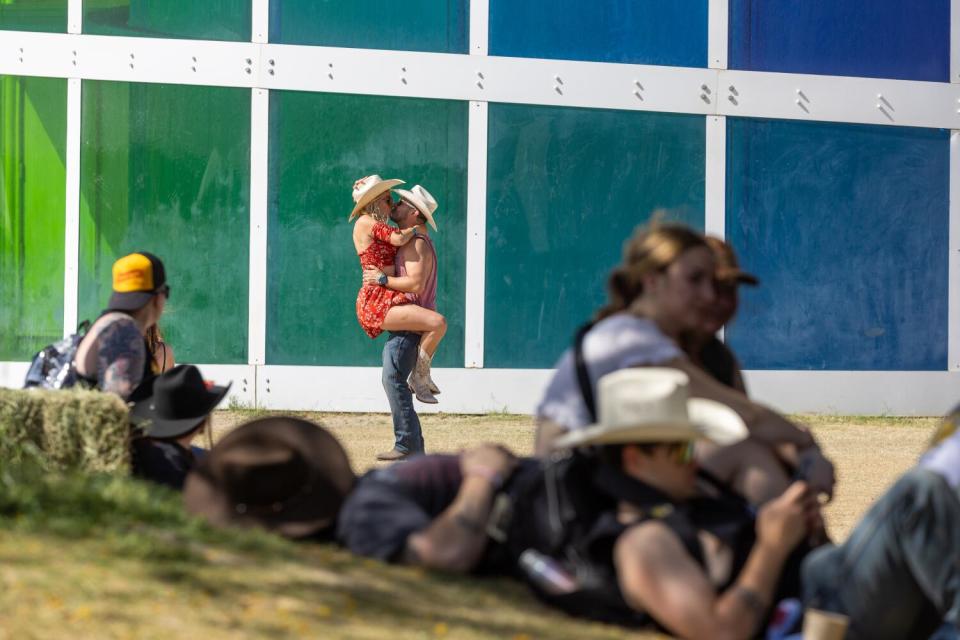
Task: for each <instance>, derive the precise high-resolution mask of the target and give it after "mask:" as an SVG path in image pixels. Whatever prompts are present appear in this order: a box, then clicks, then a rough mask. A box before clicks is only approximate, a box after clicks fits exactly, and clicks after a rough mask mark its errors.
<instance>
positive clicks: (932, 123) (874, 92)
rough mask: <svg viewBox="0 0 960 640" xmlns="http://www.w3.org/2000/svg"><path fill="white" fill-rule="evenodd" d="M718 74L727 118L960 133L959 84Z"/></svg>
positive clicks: (743, 73)
mask: <svg viewBox="0 0 960 640" xmlns="http://www.w3.org/2000/svg"><path fill="white" fill-rule="evenodd" d="M719 74H720V78H719V86H720V93H721V99H720V100H719V105H718V106H719V109H720V113H722V114H723V115H729V116H752V117H757V118H785V119H789V120H827V121H830V122H850V123H863V124H881V125H901V126H908V127H934V128H940V129H956V128H960V86H958V85H956V84H949V83H945V82H915V81H910V80H882V79H878V78H841V77H836V76H814V75H801V74H793V73H767V72H758V71H721V72H719Z"/></svg>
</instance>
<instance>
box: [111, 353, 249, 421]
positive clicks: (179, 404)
mask: <svg viewBox="0 0 960 640" xmlns="http://www.w3.org/2000/svg"><path fill="white" fill-rule="evenodd" d="M229 390H230V383H228V384H227V386H225V387H218V386H208V385H207V383H205V382H204V381H203V376H202V375H200V370H199V369H197V368H196V367H195V366H193V365H192V364H181V365H177V366H176V367H174V368H173V369H170V370H169V371H167V372H166V373H164V374H163V375H161V376H159V377H157V379H156V380H154V381H153V391H152V392H151V394H150V396H149V397H147V398H144V399H143V400H141V401H140V402H138V403H136V404H135V405H134V406H133V409H132V410H131V411H130V416H131V418H132V420H133V422H134V424H136V425H137V426H141V427H143V430H144V433H145V434H146V435H147V436H149V437H151V438H161V439H163V438H179V437H180V436H183V435H186V434H188V433H190V432H191V431H193V430H194V429H195V428H196V427H197V426H199V424H200V423H201V422H203V420H204V418H206V417H207V416H208V415H210V412H211V411H213V410H214V409H215V408H216V407H217V405H218V404H220V401H221V400H223V397H224V396H225V395H227V391H229Z"/></svg>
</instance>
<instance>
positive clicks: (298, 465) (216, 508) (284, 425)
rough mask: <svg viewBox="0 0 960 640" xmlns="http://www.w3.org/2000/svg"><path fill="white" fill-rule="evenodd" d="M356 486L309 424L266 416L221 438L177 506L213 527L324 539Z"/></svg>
mask: <svg viewBox="0 0 960 640" xmlns="http://www.w3.org/2000/svg"><path fill="white" fill-rule="evenodd" d="M355 481H356V477H355V476H354V474H353V471H352V469H351V468H350V461H349V460H348V459H347V454H346V452H345V451H344V450H343V447H342V446H340V443H339V442H337V439H336V438H334V437H333V436H332V435H331V434H330V433H329V432H327V431H326V430H325V429H323V428H322V427H320V426H319V425H316V424H314V423H312V422H310V421H308V420H301V419H299V418H292V417H285V416H270V417H267V418H259V419H256V420H252V421H250V422H247V423H245V424H242V425H240V426H239V427H237V428H236V429H234V430H233V431H231V432H230V433H229V434H227V435H226V436H224V437H223V439H221V440H220V441H219V442H218V443H217V444H216V445H215V446H214V447H213V448H212V449H211V450H210V452H209V453H208V454H207V455H206V456H204V458H203V460H201V461H200V462H199V463H198V464H197V465H196V467H195V468H194V469H193V470H192V471H191V472H190V475H189V476H188V477H187V481H186V486H185V487H184V491H183V500H184V504H185V506H186V509H187V511H188V512H190V513H192V514H194V515H197V516H200V517H202V518H204V519H205V520H207V521H208V522H210V523H211V524H214V525H216V526H224V527H226V526H236V527H260V528H263V529H267V530H269V531H274V532H276V533H278V534H280V535H282V536H285V537H287V538H291V539H295V540H304V539H311V540H326V539H329V538H330V537H331V536H332V532H333V528H334V526H335V524H336V520H337V514H338V513H339V511H340V507H341V505H342V504H343V501H344V498H345V497H346V496H347V494H349V493H350V491H351V490H352V489H353V486H354V483H355Z"/></svg>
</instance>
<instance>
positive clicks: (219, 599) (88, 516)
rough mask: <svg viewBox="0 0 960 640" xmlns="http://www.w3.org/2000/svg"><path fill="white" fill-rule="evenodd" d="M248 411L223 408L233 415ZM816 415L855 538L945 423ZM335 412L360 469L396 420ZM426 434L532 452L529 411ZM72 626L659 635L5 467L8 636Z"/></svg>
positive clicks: (89, 483)
mask: <svg viewBox="0 0 960 640" xmlns="http://www.w3.org/2000/svg"><path fill="white" fill-rule="evenodd" d="M246 417H249V414H247V415H243V416H230V415H226V416H223V415H221V416H218V418H219V419H220V421H221V422H223V423H234V424H235V423H236V422H237V421H238V420H237V419H238V418H246ZM313 417H315V418H319V417H317V416H313ZM806 418H807V422H808V423H810V424H811V425H812V426H814V428H815V429H816V430H817V433H818V435H819V436H820V438H821V441H823V442H824V446H825V448H826V449H827V451H828V453H830V455H832V456H833V457H834V458H835V459H836V461H837V463H838V468H839V469H840V477H841V494H840V496H839V499H838V501H836V502H835V504H834V505H832V506H831V509H830V511H831V512H833V516H834V517H832V518H831V519H832V520H833V521H834V522H836V520H840V521H842V522H843V526H841V529H842V531H841V532H839V534H840V535H839V537H840V538H842V537H843V536H844V535H845V533H846V528H847V527H848V526H849V524H852V523H853V522H854V521H855V520H856V519H857V518H859V514H860V513H862V511H863V510H864V509H865V508H866V506H867V504H869V502H870V501H871V500H872V499H873V498H874V497H876V495H879V493H880V492H882V490H883V488H884V487H885V486H886V485H887V484H888V483H889V481H890V480H891V479H892V478H893V477H895V476H896V475H897V474H899V473H900V472H901V471H902V470H903V469H904V468H906V467H907V466H909V465H910V464H912V463H913V461H914V460H915V459H916V455H917V453H918V452H919V451H920V450H921V448H922V446H923V443H924V442H925V441H926V439H927V438H928V437H929V433H930V430H931V428H932V425H933V424H934V421H932V420H912V421H904V420H897V419H883V418H874V419H854V420H846V419H842V418H820V417H806ZM322 419H323V421H324V422H326V423H327V424H328V425H330V427H331V428H332V429H333V430H334V431H335V432H337V435H338V436H339V437H340V438H341V439H342V440H344V444H345V446H346V447H347V449H348V451H350V453H351V455H352V457H353V458H354V464H355V467H356V468H357V469H358V470H362V469H363V468H365V467H367V466H368V465H369V462H365V460H367V461H368V460H369V458H371V457H372V456H371V455H370V452H372V451H375V450H377V448H378V445H379V444H380V443H382V442H383V441H384V439H387V441H388V442H389V440H388V438H389V421H388V419H386V418H385V417H384V416H366V417H363V416H335V415H327V416H323V417H322ZM223 426H224V427H227V424H224V425H223ZM425 429H427V430H428V441H429V440H430V439H431V438H432V441H433V442H434V443H437V444H439V443H440V442H445V443H448V444H449V446H448V447H446V448H451V449H452V448H457V446H462V445H466V444H469V443H472V442H474V441H482V440H499V441H508V442H510V441H511V440H514V442H511V444H513V445H514V446H515V448H517V449H520V450H523V449H524V448H525V447H527V446H529V445H528V443H529V439H530V436H531V429H530V427H529V420H528V419H523V418H515V417H512V416H498V415H494V416H485V417H456V416H447V417H440V418H436V419H432V418H431V419H430V420H429V421H428V422H427V423H426V424H425ZM447 430H448V431H449V433H448V432H447ZM454 445H456V446H454ZM358 447H359V448H358ZM380 448H382V447H380ZM439 448H440V447H436V448H435V449H434V450H437V449H439ZM851 494H852V495H851ZM835 533H838V532H836V531H835ZM66 637H70V638H78V637H79V638H98V639H99V638H170V637H181V638H188V639H189V638H204V639H205V640H207V639H209V640H212V639H214V638H248V637H263V638H286V637H316V638H370V639H374V638H401V639H404V638H437V637H448V638H467V639H472V638H510V639H515V640H520V639H528V638H529V639H532V638H558V639H560V640H563V639H566V638H569V639H571V640H573V639H574V638H585V637H590V638H623V637H637V638H641V637H654V636H651V635H649V634H648V635H642V634H637V635H630V634H627V633H625V632H623V631H621V630H619V629H615V628H611V627H605V626H600V625H591V624H587V623H583V622H580V621H576V620H571V619H569V618H566V617H564V616H562V615H559V614H557V613H554V612H552V611H550V610H548V609H545V608H544V607H542V606H541V605H539V604H538V603H537V602H536V601H535V600H533V599H532V598H531V597H530V596H529V595H528V593H527V592H526V590H525V588H523V587H522V586H521V585H518V584H514V583H511V582H508V581H502V580H501V581H491V580H486V581H480V580H474V579H464V578H459V577H455V576H447V575H439V574H430V573H425V572H423V571H419V570H416V569H411V568H405V567H390V566H385V565H381V564H379V563H376V562H371V561H367V560H361V559H357V558H353V557H351V556H349V555H348V554H346V553H344V552H342V551H340V550H338V549H335V548H333V547H331V546H326V545H314V544H307V545H294V544H292V543H287V542H285V541H283V540H280V539H278V538H275V537H273V536H269V535H266V534H262V533H258V532H224V531H215V530H211V529H209V528H207V527H206V526H204V525H202V524H200V523H198V522H196V521H194V520H190V519H188V518H187V517H186V516H184V515H183V513H182V510H181V509H180V505H179V498H178V496H176V495H175V494H172V493H169V492H166V491H164V490H161V489H157V488H153V487H149V486H146V485H144V484H142V483H139V482H136V481H132V480H123V479H117V478H111V477H107V476H100V477H72V478H68V479H54V478H45V477H42V476H37V475H34V474H31V473H30V472H16V473H15V472H13V471H12V470H10V469H0V639H6V638H11V639H12V638H17V639H19V638H43V639H47V638H66Z"/></svg>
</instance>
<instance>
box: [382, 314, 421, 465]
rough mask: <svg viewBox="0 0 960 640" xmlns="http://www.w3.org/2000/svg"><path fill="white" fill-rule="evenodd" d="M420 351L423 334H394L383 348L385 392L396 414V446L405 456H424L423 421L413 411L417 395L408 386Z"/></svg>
mask: <svg viewBox="0 0 960 640" xmlns="http://www.w3.org/2000/svg"><path fill="white" fill-rule="evenodd" d="M419 349H420V334H419V333H412V332H409V331H397V332H392V331H391V332H390V338H389V339H387V342H386V344H384V345H383V390H384V391H386V392H387V400H388V401H389V402H390V413H391V414H393V434H394V436H395V437H396V444H395V445H394V447H395V448H396V450H397V451H402V452H403V453H423V432H422V431H421V430H420V418H419V417H417V412H416V411H414V409H413V393H412V392H411V391H410V387H408V386H407V378H408V377H410V374H411V373H412V372H413V368H414V367H415V366H416V364H417V353H418V351H419Z"/></svg>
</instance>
